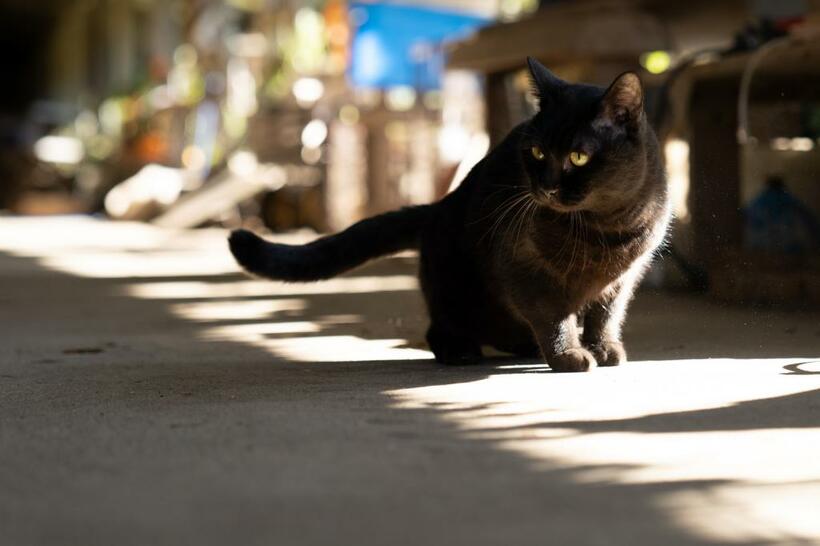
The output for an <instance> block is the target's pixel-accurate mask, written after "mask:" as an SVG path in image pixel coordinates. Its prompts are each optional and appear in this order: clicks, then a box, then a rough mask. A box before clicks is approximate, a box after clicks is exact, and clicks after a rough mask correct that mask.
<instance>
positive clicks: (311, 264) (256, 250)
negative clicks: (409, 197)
mask: <svg viewBox="0 0 820 546" xmlns="http://www.w3.org/2000/svg"><path fill="white" fill-rule="evenodd" d="M431 210H432V205H420V206H415V207H406V208H403V209H400V210H396V211H392V212H387V213H385V214H380V215H378V216H373V217H372V218H367V219H365V220H362V221H361V222H358V223H356V224H353V225H352V226H350V227H349V228H347V229H346V230H344V231H341V232H339V233H336V234H333V235H328V236H325V237H321V238H319V239H316V240H315V241H313V242H311V243H308V244H305V245H285V244H279V243H271V242H268V241H265V240H264V239H261V238H260V237H258V236H256V235H254V234H253V233H251V232H250V231H246V230H243V229H240V230H237V231H234V232H233V233H231V236H230V238H229V239H228V242H229V244H230V247H231V252H232V253H233V255H234V257H235V258H236V261H237V262H239V264H240V265H241V266H242V267H244V268H245V269H246V270H248V271H249V272H250V273H253V274H255V275H259V276H260V277H267V278H270V279H277V280H282V281H291V282H300V281H301V282H306V281H319V280H322V279H329V278H331V277H335V276H336V275H338V274H340V273H344V272H345V271H348V270H349V269H353V268H354V267H357V266H359V265H362V264H363V263H365V262H367V261H368V260H371V259H373V258H378V257H379V256H384V255H387V254H392V253H394V252H399V251H401V250H409V249H413V248H418V245H419V239H420V233H421V228H422V226H423V225H424V224H425V223H426V221H427V218H428V217H429V215H430V211H431Z"/></svg>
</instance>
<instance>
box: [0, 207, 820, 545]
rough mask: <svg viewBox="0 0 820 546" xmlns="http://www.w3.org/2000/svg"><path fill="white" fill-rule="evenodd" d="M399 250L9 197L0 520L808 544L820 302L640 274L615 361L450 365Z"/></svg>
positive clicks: (75, 534) (814, 532) (78, 539)
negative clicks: (288, 272) (294, 259)
mask: <svg viewBox="0 0 820 546" xmlns="http://www.w3.org/2000/svg"><path fill="white" fill-rule="evenodd" d="M413 269H414V264H413V260H412V258H395V259H392V260H388V261H384V262H380V263H377V264H373V265H371V266H368V267H366V268H363V269H361V270H359V271H356V272H354V273H353V274H352V275H348V276H346V277H344V278H342V279H337V280H334V281H330V282H328V283H320V284H314V285H309V286H301V285H291V286H285V285H281V284H275V283H266V282H262V281H257V280H250V279H248V278H246V277H244V276H243V275H241V274H239V273H238V272H237V270H236V268H235V266H234V265H233V263H232V261H231V259H230V257H229V255H228V253H227V248H226V245H225V243H224V233H222V232H220V231H217V230H201V231H195V232H179V233H177V232H170V231H161V230H157V229H154V228H150V227H148V226H143V225H136V224H125V223H121V224H111V223H105V222H102V221H94V220H90V219H85V218H56V219H15V218H0V321H1V322H0V325H2V330H0V544H2V545H14V546H18V545H19V546H25V545H34V544H38V545H39V544H55V545H83V546H88V545H111V544H116V545H118V546H125V545H146V544H152V545H153V544H163V545H164V544H168V545H181V544H201V545H202V544H204V545H210V544H214V545H216V544H242V545H256V544H260V545H261V544H266V545H283V546H284V545H310V544H351V545H367V544H377V545H382V544H401V545H403V544H407V545H420V544H448V545H462V544H463V545H471V546H472V545H482V544H488V545H489V544H510V545H527V544H556V545H576V544H578V545H594V544H601V545H605V544H606V545H613V544H614V545H622V544H623V545H682V544H727V545H753V544H754V545H762V544H766V545H771V544H820V516H819V515H818V514H820V512H819V511H818V506H820V314H818V313H807V312H785V311H761V310H758V311H755V310H751V309H744V308H740V307H733V306H725V305H719V304H716V303H713V302H710V301H708V300H705V299H702V298H695V297H687V296H681V295H664V294H653V293H642V294H641V295H640V296H639V297H638V299H637V301H636V303H635V305H634V307H633V310H632V313H631V316H630V319H629V323H628V326H627V329H626V341H627V346H628V348H629V349H630V350H631V357H632V360H633V362H631V363H629V364H627V365H625V366H622V367H620V368H616V369H598V370H595V371H593V372H592V373H589V374H576V375H559V374H552V373H551V372H550V370H549V368H548V367H546V366H544V365H542V364H540V363H538V362H534V361H521V360H517V359H514V358H496V359H492V360H489V361H488V362H487V363H485V364H482V365H479V366H471V367H455V368H444V367H439V366H437V365H435V364H434V363H433V362H432V361H431V360H430V354H429V353H428V352H427V351H426V350H425V347H424V344H423V342H422V339H423V331H424V324H425V319H424V317H423V308H422V305H421V301H420V297H419V294H418V292H417V290H416V288H415V282H414V280H413V277H412V274H413Z"/></svg>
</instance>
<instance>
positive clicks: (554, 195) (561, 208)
mask: <svg viewBox="0 0 820 546" xmlns="http://www.w3.org/2000/svg"><path fill="white" fill-rule="evenodd" d="M533 198H534V199H535V201H536V202H537V203H538V204H540V205H542V206H544V207H549V208H551V209H553V210H555V211H557V212H574V211H577V210H580V209H581V202H580V201H579V202H569V201H567V200H566V199H563V198H562V197H561V192H560V190H557V189H553V190H544V189H538V190H535V191H533Z"/></svg>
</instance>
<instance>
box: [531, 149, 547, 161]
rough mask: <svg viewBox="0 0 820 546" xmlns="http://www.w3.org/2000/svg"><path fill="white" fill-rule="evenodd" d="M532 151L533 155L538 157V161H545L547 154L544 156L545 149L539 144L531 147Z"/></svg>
mask: <svg viewBox="0 0 820 546" xmlns="http://www.w3.org/2000/svg"><path fill="white" fill-rule="evenodd" d="M530 151H531V152H532V156H533V157H534V158H535V159H537V160H538V161H544V157H546V156H544V151H543V150H541V148H539V147H538V146H533V147H532V148H530Z"/></svg>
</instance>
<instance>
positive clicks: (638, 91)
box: [600, 72, 643, 125]
mask: <svg viewBox="0 0 820 546" xmlns="http://www.w3.org/2000/svg"><path fill="white" fill-rule="evenodd" d="M642 113H643V85H641V79H640V78H639V77H638V75H637V74H635V73H634V72H624V73H623V74H621V75H620V76H618V77H617V78H615V81H614V82H612V85H610V86H609V89H607V91H606V93H605V94H604V98H603V99H602V100H601V112H600V116H601V117H602V118H603V119H605V120H606V121H608V122H610V123H612V124H614V125H629V124H633V123H635V122H637V121H638V120H639V119H640V117H641V114H642Z"/></svg>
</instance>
